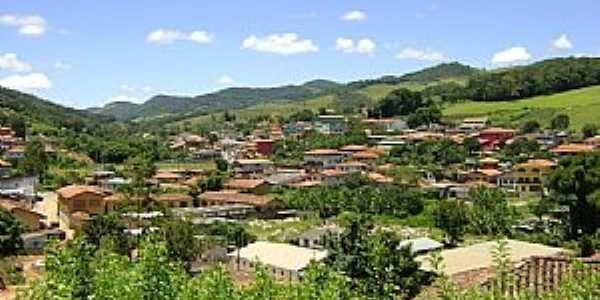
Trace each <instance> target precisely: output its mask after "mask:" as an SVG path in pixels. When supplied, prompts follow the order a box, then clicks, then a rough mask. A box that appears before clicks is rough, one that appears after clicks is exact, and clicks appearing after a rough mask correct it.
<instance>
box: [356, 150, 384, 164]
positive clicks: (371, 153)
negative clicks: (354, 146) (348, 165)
mask: <svg viewBox="0 0 600 300" xmlns="http://www.w3.org/2000/svg"><path fill="white" fill-rule="evenodd" d="M379 155H380V154H379V153H378V152H376V151H375V150H365V151H360V152H356V153H354V154H352V159H353V160H356V161H359V162H364V163H367V164H373V163H374V162H375V161H376V160H377V159H378V158H379Z"/></svg>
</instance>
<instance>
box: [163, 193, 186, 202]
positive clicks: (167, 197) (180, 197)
mask: <svg viewBox="0 0 600 300" xmlns="http://www.w3.org/2000/svg"><path fill="white" fill-rule="evenodd" d="M155 199H156V200H158V201H164V202H171V201H192V200H194V198H193V197H192V196H190V195H188V194H161V195H158V196H157V197H155Z"/></svg>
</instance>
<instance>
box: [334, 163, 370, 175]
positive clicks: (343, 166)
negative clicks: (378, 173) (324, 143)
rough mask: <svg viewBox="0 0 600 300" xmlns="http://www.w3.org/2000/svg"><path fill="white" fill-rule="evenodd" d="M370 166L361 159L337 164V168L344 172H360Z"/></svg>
mask: <svg viewBox="0 0 600 300" xmlns="http://www.w3.org/2000/svg"><path fill="white" fill-rule="evenodd" d="M369 168H370V166H369V165H368V164H366V163H364V162H360V161H348V162H343V163H340V164H338V165H337V166H336V170H338V171H341V172H344V173H360V172H366V171H367V170H369Z"/></svg>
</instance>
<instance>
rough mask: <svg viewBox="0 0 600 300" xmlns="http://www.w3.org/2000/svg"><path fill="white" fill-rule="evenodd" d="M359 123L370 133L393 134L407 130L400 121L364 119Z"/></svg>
mask: <svg viewBox="0 0 600 300" xmlns="http://www.w3.org/2000/svg"><path fill="white" fill-rule="evenodd" d="M361 123H362V124H363V125H365V127H366V128H367V129H368V130H370V131H371V132H395V131H402V130H405V129H407V128H408V125H407V124H406V122H405V121H404V120H401V119H364V120H362V121H361Z"/></svg>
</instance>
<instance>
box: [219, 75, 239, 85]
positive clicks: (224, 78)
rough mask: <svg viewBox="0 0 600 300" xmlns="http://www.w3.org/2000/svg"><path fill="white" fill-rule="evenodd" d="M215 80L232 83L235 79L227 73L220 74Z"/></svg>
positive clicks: (221, 82)
mask: <svg viewBox="0 0 600 300" xmlns="http://www.w3.org/2000/svg"><path fill="white" fill-rule="evenodd" d="M217 82H218V83H219V84H223V85H230V84H233V83H234V82H235V81H234V80H233V78H231V77H230V76H229V75H222V76H221V77H219V80H217Z"/></svg>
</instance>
